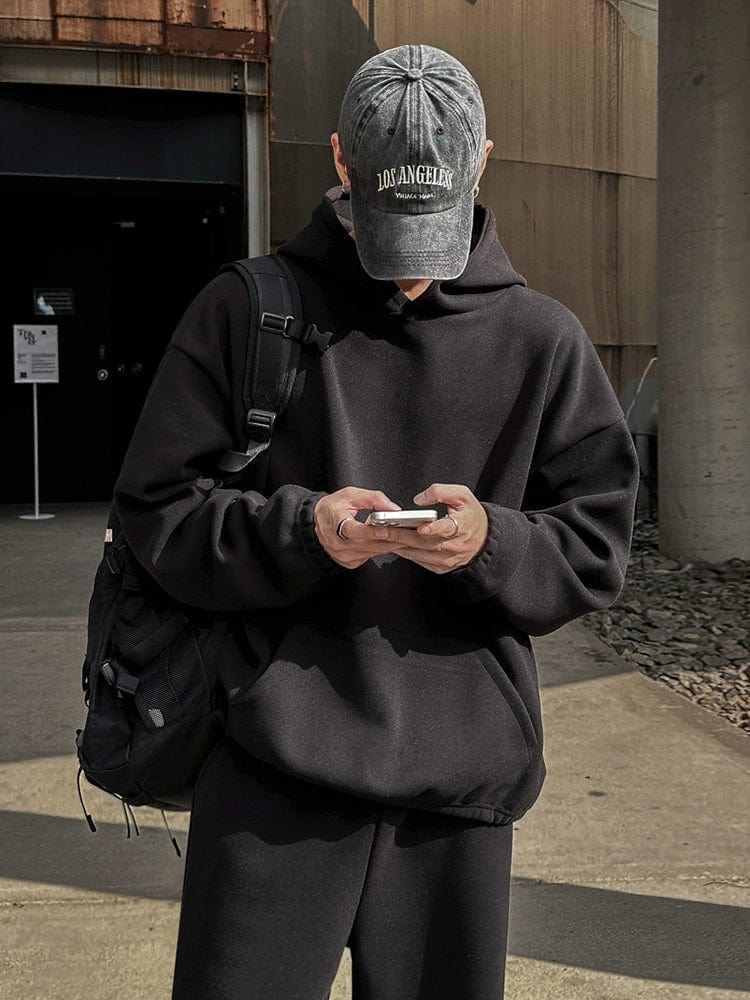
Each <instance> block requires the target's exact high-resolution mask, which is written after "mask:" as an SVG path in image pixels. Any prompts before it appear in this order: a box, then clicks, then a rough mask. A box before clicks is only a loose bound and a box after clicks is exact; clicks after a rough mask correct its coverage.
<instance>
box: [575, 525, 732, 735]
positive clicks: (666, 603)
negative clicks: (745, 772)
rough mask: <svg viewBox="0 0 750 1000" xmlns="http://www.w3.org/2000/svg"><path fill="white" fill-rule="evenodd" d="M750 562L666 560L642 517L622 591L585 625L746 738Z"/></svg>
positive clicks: (656, 527)
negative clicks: (718, 716)
mask: <svg viewBox="0 0 750 1000" xmlns="http://www.w3.org/2000/svg"><path fill="white" fill-rule="evenodd" d="M749 567H750V562H749V561H748V560H746V559H739V558H735V559H728V560H726V561H725V562H722V563H707V562H702V561H692V562H689V561H687V560H685V561H682V560H679V559H669V558H667V557H666V556H665V555H662V553H661V552H659V525H658V520H657V517H655V516H654V515H652V514H645V513H644V514H640V515H638V517H637V518H636V521H635V525H634V529H633V544H632V547H631V551H630V561H629V563H628V571H627V574H626V578H625V586H624V587H623V590H622V593H621V594H620V596H619V597H618V599H617V601H616V602H615V603H614V604H613V605H612V606H611V607H609V608H607V609H606V610H605V611H594V612H592V613H591V614H588V615H586V616H584V618H583V619H582V622H583V624H584V625H586V626H587V627H588V628H590V629H591V630H592V631H593V632H595V633H596V634H597V635H598V636H599V637H600V638H601V639H603V640H604V642H606V643H607V645H609V646H611V647H612V648H613V649H614V650H616V651H617V652H618V653H619V654H620V656H622V657H623V658H624V659H626V660H628V662H630V663H632V664H633V666H634V667H636V668H637V669H638V670H641V671H642V672H643V673H644V674H647V675H648V676H649V677H653V678H654V680H657V681H659V682H660V683H663V684H668V685H669V687H671V688H672V689H673V690H674V691H677V692H678V693H679V694H681V695H683V696H685V697H686V698H690V699H691V700H692V701H695V702H697V703H698V704H699V705H702V706H703V707H704V708H706V709H708V710H709V711H711V712H715V713H717V714H718V715H721V716H722V717H723V718H724V719H726V720H727V721H728V722H731V723H732V724H733V725H735V726H738V727H739V728H740V729H744V730H745V732H748V733H750V647H749V645H748V623H749V621H750V573H749V572H748V568H749Z"/></svg>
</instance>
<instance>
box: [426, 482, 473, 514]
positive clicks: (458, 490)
mask: <svg viewBox="0 0 750 1000" xmlns="http://www.w3.org/2000/svg"><path fill="white" fill-rule="evenodd" d="M474 499H475V497H474V494H473V493H472V492H471V490H470V489H469V487H468V486H464V485H462V484H461V483H433V484H432V485H431V486H428V487H427V489H426V490H423V492H422V493H417V495H416V496H415V497H414V503H415V504H417V505H418V506H419V507H423V506H427V505H429V504H431V503H447V504H448V506H449V507H455V508H457V509H460V508H462V507H466V506H467V505H468V504H470V503H471V502H472V500H474Z"/></svg>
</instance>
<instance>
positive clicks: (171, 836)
mask: <svg viewBox="0 0 750 1000" xmlns="http://www.w3.org/2000/svg"><path fill="white" fill-rule="evenodd" d="M159 811H160V812H161V816H162V819H163V820H164V826H166V828H167V833H168V834H169V839H170V840H171V841H172V846H173V847H174V849H175V851H177V857H178V858H181V857H182V851H181V850H180V847H179V844H178V843H177V841H176V840H175V837H174V834H173V833H172V831H171V830H170V829H169V823H167V817H166V814H165V812H164V810H163V809H160V810H159Z"/></svg>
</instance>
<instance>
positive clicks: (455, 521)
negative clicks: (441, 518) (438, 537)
mask: <svg viewBox="0 0 750 1000" xmlns="http://www.w3.org/2000/svg"><path fill="white" fill-rule="evenodd" d="M445 516H446V517H447V518H448V520H449V521H453V523H454V524H455V526H456V530H455V531H454V532H453V534H452V535H446V536H445V537H446V540H447V539H448V538H455V537H456V535H457V534H458V521H457V520H456V519H455V517H452V516H451V515H450V514H446V515H445Z"/></svg>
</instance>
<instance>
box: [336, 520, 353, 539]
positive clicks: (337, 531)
mask: <svg viewBox="0 0 750 1000" xmlns="http://www.w3.org/2000/svg"><path fill="white" fill-rule="evenodd" d="M353 520H354V518H353V517H352V516H351V514H350V515H349V516H348V517H345V518H344V520H343V521H339V526H338V528H336V534H337V535H338V536H339V538H341V539H342V540H343V541H345V542H348V541H349V539H348V538H347V537H346V535H345V534H344V533H343V531H342V530H341V529H342V528H343V527H344V525H345V524H346V522H347V521H353Z"/></svg>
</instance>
